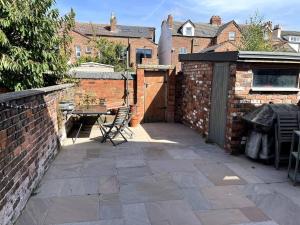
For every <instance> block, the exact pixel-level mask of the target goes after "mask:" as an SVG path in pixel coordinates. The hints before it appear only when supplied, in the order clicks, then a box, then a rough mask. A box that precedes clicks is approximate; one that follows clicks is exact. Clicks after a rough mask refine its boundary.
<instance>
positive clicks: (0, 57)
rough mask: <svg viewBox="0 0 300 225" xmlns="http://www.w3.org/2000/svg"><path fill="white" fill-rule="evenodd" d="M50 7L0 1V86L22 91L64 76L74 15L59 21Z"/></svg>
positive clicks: (34, 1) (49, 0) (48, 2)
mask: <svg viewBox="0 0 300 225" xmlns="http://www.w3.org/2000/svg"><path fill="white" fill-rule="evenodd" d="M54 3H55V0H11V1H7V0H0V53H1V54H0V85H2V86H4V87H7V88H9V89H11V90H23V89H28V88H37V87H43V86H44V85H45V84H46V83H47V81H49V80H53V81H54V82H59V81H61V80H62V79H63V78H64V77H65V76H66V71H67V69H68V68H67V61H68V59H69V53H68V50H67V49H68V47H67V46H68V44H69V43H70V37H69V35H68V34H69V31H70V29H71V28H72V26H73V25H74V23H75V22H74V17H75V14H74V12H73V10H71V12H70V13H69V14H68V15H65V16H63V17H60V15H59V12H58V10H57V9H55V8H54V7H53V6H54ZM45 73H47V74H48V75H45ZM49 77H51V78H49Z"/></svg>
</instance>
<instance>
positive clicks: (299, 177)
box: [288, 131, 300, 185]
mask: <svg viewBox="0 0 300 225" xmlns="http://www.w3.org/2000/svg"><path fill="white" fill-rule="evenodd" d="M296 146H297V147H296ZM295 147H296V148H295ZM293 159H294V160H295V168H294V170H293V171H291V169H292V162H293ZM299 162H300V131H294V133H293V138H292V144H291V151H290V158H289V166H288V178H290V179H291V180H292V181H293V184H294V185H296V183H297V182H299V181H300V173H299Z"/></svg>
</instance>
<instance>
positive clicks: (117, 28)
mask: <svg viewBox="0 0 300 225" xmlns="http://www.w3.org/2000/svg"><path fill="white" fill-rule="evenodd" d="M71 36H72V38H73V40H72V43H71V45H70V47H71V59H70V61H71V62H72V63H74V62H76V60H77V59H79V58H80V57H82V56H97V55H98V54H99V53H98V51H97V49H93V46H91V39H92V38H93V37H104V38H107V39H108V40H109V41H113V42H117V43H121V44H123V45H124V46H125V47H126V48H127V50H128V53H129V65H130V66H131V67H134V68H135V67H136V65H137V64H143V63H148V64H151V63H154V64H156V62H157V44H155V28H154V27H144V26H128V25H119V24H117V18H116V17H115V16H114V15H112V16H111V19H110V24H96V23H83V22H76V23H75V27H74V28H73V30H72V31H71Z"/></svg>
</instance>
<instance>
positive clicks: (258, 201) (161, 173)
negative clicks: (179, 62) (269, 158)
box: [17, 124, 300, 225]
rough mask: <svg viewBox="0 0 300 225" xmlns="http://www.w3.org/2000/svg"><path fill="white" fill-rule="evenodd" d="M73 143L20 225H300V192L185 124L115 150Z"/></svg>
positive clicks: (147, 130) (151, 131) (159, 127)
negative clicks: (215, 144)
mask: <svg viewBox="0 0 300 225" xmlns="http://www.w3.org/2000/svg"><path fill="white" fill-rule="evenodd" d="M99 133H100V132H99V131H98V130H97V129H94V130H93V132H92V140H91V139H88V138H82V139H79V140H78V142H77V143H76V144H75V145H72V144H70V143H71V142H70V140H68V141H67V143H66V145H65V147H64V148H63V150H62V151H61V152H60V154H59V155H58V156H57V158H56V159H55V161H54V162H53V164H52V166H51V168H50V169H49V170H48V172H47V173H46V175H45V177H44V178H43V180H42V182H41V184H40V187H39V188H38V189H37V190H36V195H34V196H33V197H31V199H30V200H29V202H28V204H27V206H26V208H25V210H24V211H23V213H22V215H21V216H20V218H19V220H18V221H17V225H50V224H51V225H62V224H64V225H201V224H202V225H232V224H239V225H246V224H247V225H276V224H280V225H298V224H300V187H293V186H292V185H291V184H290V183H289V182H288V181H287V179H286V171H285V170H280V171H277V170H275V169H274V168H273V167H272V166H264V165H262V164H258V163H255V162H252V161H250V160H248V159H246V158H244V157H242V156H240V157H235V156H230V155H227V154H225V153H224V151H223V150H221V149H219V148H218V147H216V146H214V145H208V144H205V143H204V142H203V140H202V139H201V137H199V135H198V134H197V133H195V132H194V131H193V130H191V129H189V128H187V127H185V126H183V125H179V124H145V125H143V126H142V127H139V128H137V129H136V136H135V138H134V140H132V141H130V142H129V143H125V144H122V145H119V146H118V147H112V146H111V144H110V143H106V144H100V143H99V142H98V141H97V138H96V139H93V137H95V136H98V135H99Z"/></svg>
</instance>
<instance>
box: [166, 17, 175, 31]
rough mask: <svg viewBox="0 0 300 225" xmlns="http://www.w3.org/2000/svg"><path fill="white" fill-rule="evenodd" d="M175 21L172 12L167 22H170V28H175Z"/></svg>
mask: <svg viewBox="0 0 300 225" xmlns="http://www.w3.org/2000/svg"><path fill="white" fill-rule="evenodd" d="M173 22H174V19H173V16H172V15H171V14H170V15H168V19H167V23H168V24H169V27H170V28H173Z"/></svg>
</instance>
